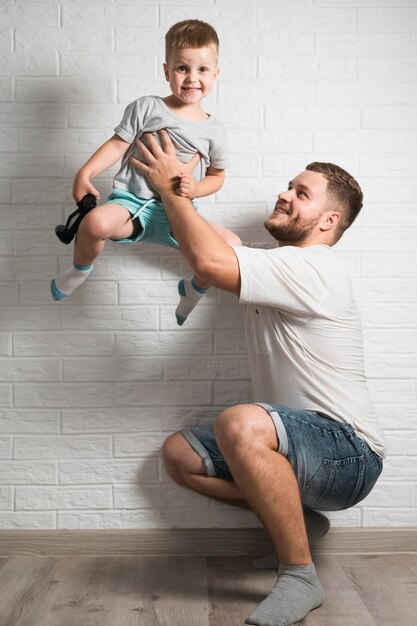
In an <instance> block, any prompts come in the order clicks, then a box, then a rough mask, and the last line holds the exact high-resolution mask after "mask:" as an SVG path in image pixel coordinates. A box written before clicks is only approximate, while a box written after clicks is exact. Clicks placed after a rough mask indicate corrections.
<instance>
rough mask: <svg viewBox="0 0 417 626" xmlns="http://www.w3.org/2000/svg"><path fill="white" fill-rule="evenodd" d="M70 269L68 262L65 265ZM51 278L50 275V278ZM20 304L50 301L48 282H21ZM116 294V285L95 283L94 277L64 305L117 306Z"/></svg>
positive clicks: (81, 286)
mask: <svg viewBox="0 0 417 626" xmlns="http://www.w3.org/2000/svg"><path fill="white" fill-rule="evenodd" d="M66 266H67V267H70V261H69V259H68V262H67V264H66ZM50 278H52V275H51V276H50ZM20 288H21V303H22V304H24V305H34V304H44V303H45V302H48V301H50V300H51V292H50V286H49V282H45V281H44V282H39V281H32V282H30V283H28V282H22V283H21V284H20ZM117 302H118V293H117V283H108V282H95V281H94V277H93V276H92V277H91V279H89V280H88V282H86V283H85V284H82V285H80V287H79V288H78V289H77V290H76V291H74V292H73V293H72V294H71V295H70V296H69V297H68V300H66V302H65V304H67V303H68V304H71V305H74V304H81V305H84V304H86V303H88V305H89V306H94V305H101V306H105V305H111V304H113V305H114V304H117Z"/></svg>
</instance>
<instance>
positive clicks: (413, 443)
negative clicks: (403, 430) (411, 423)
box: [406, 432, 417, 457]
mask: <svg viewBox="0 0 417 626" xmlns="http://www.w3.org/2000/svg"><path fill="white" fill-rule="evenodd" d="M406 446H407V454H409V455H411V456H415V457H416V456H417V433H415V432H407V439H406Z"/></svg>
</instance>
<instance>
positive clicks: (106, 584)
mask: <svg viewBox="0 0 417 626" xmlns="http://www.w3.org/2000/svg"><path fill="white" fill-rule="evenodd" d="M19 560H22V559H19ZM24 560H25V561H27V559H24ZM11 561H14V563H13V568H10V567H9V571H8V572H7V571H5V570H6V569H7V568H6V567H5V568H3V570H1V571H0V614H2V615H5V616H6V617H5V621H4V622H3V621H2V626H86V624H88V626H115V624H117V625H118V626H119V625H120V626H173V625H174V624H178V625H181V626H208V601H207V580H206V562H205V558H204V557H194V558H192V557H187V558H183V559H179V558H176V557H167V558H161V557H132V558H129V557H113V558H103V557H97V558H94V557H91V558H88V557H74V558H42V557H41V558H32V559H30V561H31V563H27V562H25V563H17V562H16V561H18V559H11ZM3 572H4V574H8V575H9V584H8V585H7V584H5V585H4V586H3V584H2V583H3V579H2V574H3ZM11 574H13V575H12V576H10V575H11ZM19 580H20V581H22V582H21V583H20V584H19ZM4 582H6V581H4ZM51 585H53V592H52V591H51ZM8 592H9V593H8ZM10 593H11V594H12V597H11V596H10ZM185 597H187V601H186V602H185V601H184V598H185Z"/></svg>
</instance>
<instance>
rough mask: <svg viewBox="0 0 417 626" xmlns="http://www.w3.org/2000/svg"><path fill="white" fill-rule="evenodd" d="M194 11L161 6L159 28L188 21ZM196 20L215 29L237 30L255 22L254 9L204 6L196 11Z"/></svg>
mask: <svg viewBox="0 0 417 626" xmlns="http://www.w3.org/2000/svg"><path fill="white" fill-rule="evenodd" d="M194 15H195V11H191V12H190V6H189V5H187V4H184V5H179V6H177V5H175V6H166V5H165V6H164V5H162V6H161V26H163V27H164V28H166V29H168V28H169V27H170V26H171V25H172V24H174V23H175V22H179V21H180V20H185V19H190V18H192V17H193V16H194ZM198 19H200V20H204V21H206V22H208V23H209V24H212V26H213V27H214V28H215V29H216V30H217V29H219V30H220V29H223V30H225V31H229V30H239V29H250V28H252V26H253V24H254V23H255V20H256V14H255V7H245V6H239V5H234V6H232V7H221V6H219V7H217V6H207V4H205V5H204V6H202V7H199V9H198Z"/></svg>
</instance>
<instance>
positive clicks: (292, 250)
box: [234, 245, 385, 457]
mask: <svg viewBox="0 0 417 626" xmlns="http://www.w3.org/2000/svg"><path fill="white" fill-rule="evenodd" d="M234 251H235V253H236V256H237V258H238V262H239V267H240V275H241V291H240V302H242V303H246V304H247V305H248V306H247V310H246V317H245V331H246V341H247V347H248V355H249V365H250V371H251V378H252V386H253V396H254V397H253V400H254V402H265V403H278V404H283V405H285V406H289V407H294V408H298V409H305V410H313V411H321V412H324V413H326V414H328V415H329V416H331V417H333V418H335V419H336V420H340V421H343V422H346V423H348V424H350V425H351V426H352V427H353V428H354V430H355V431H356V432H357V434H358V435H359V436H360V437H362V438H363V439H364V440H365V441H366V442H367V443H368V445H369V446H370V447H371V448H372V450H374V451H375V452H377V454H379V455H380V456H381V457H384V456H385V442H384V437H383V434H382V430H381V427H380V425H379V423H378V420H377V417H376V414H375V410H374V407H373V405H372V402H371V399H370V396H369V391H368V387H367V384H366V378H365V372H364V359H363V341H362V329H361V324H360V319H359V315H358V311H357V307H356V303H355V301H354V297H353V293H352V285H351V280H350V275H349V272H348V268H347V266H346V262H345V261H344V260H343V259H342V258H341V257H340V256H339V255H337V254H336V253H335V252H334V251H333V250H332V248H331V247H329V246H327V245H313V246H308V247H305V248H300V247H294V246H284V247H282V248H278V247H274V248H272V249H261V248H257V247H255V248H253V247H246V246H242V247H235V248H234Z"/></svg>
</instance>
